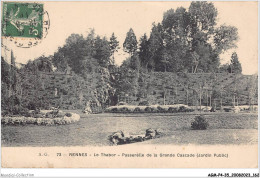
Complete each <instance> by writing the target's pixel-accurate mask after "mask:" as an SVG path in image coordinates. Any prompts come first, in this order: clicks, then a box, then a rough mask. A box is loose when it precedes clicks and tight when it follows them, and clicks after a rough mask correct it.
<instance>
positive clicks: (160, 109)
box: [157, 106, 167, 113]
mask: <svg viewBox="0 0 260 178" xmlns="http://www.w3.org/2000/svg"><path fill="white" fill-rule="evenodd" d="M157 110H158V112H161V113H165V112H167V109H164V108H162V107H161V106H158V107H157Z"/></svg>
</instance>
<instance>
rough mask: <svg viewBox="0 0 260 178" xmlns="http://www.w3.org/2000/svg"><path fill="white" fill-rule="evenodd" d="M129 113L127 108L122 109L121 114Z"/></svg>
mask: <svg viewBox="0 0 260 178" xmlns="http://www.w3.org/2000/svg"><path fill="white" fill-rule="evenodd" d="M129 111H130V110H129V109H128V108H127V107H123V108H120V112H122V113H127V112H129Z"/></svg>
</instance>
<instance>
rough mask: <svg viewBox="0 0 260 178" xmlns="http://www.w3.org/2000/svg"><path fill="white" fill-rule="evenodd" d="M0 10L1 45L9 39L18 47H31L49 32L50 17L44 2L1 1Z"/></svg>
mask: <svg viewBox="0 0 260 178" xmlns="http://www.w3.org/2000/svg"><path fill="white" fill-rule="evenodd" d="M2 12H3V13H2V28H1V29H2V44H1V46H2V47H3V46H6V43H7V42H8V41H11V42H12V43H14V44H15V45H16V46H17V47H19V48H31V47H33V46H37V45H38V44H40V43H41V42H42V40H43V39H44V38H45V37H46V36H47V34H48V32H49V29H50V18H49V13H48V12H47V11H46V10H45V9H44V3H27V2H3V3H2Z"/></svg>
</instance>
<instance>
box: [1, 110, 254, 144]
mask: <svg viewBox="0 0 260 178" xmlns="http://www.w3.org/2000/svg"><path fill="white" fill-rule="evenodd" d="M195 115H196V114H195V113H176V114H160V113H156V114H153V113H150V114H110V113H105V114H96V115H94V114H93V115H84V114H81V119H80V121H79V122H77V123H74V124H70V125H59V126H37V125H26V126H2V135H1V137H2V145H3V146H84V145H92V146H102V145H109V144H110V143H109V141H108V136H109V135H110V134H111V133H112V132H115V131H117V130H122V131H123V132H124V133H125V134H126V135H127V134H144V133H145V130H146V129H148V128H154V129H160V130H161V131H162V132H163V133H165V134H166V135H165V136H164V137H162V138H159V139H155V140H151V141H147V142H143V143H142V144H188V143H191V144H247V143H257V129H258V123H257V113H255V114H251V113H214V114H212V113H210V114H207V115H205V117H206V118H207V119H208V121H209V128H208V130H204V131H196V130H191V129H190V124H191V122H192V121H193V119H194V117H195Z"/></svg>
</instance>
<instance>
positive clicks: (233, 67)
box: [228, 52, 242, 74]
mask: <svg viewBox="0 0 260 178" xmlns="http://www.w3.org/2000/svg"><path fill="white" fill-rule="evenodd" d="M230 62H231V64H230V65H229V68H228V71H229V73H236V74H241V72H242V66H241V63H240V62H239V60H238V56H237V53H236V52H233V53H232V55H231V61H230Z"/></svg>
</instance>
